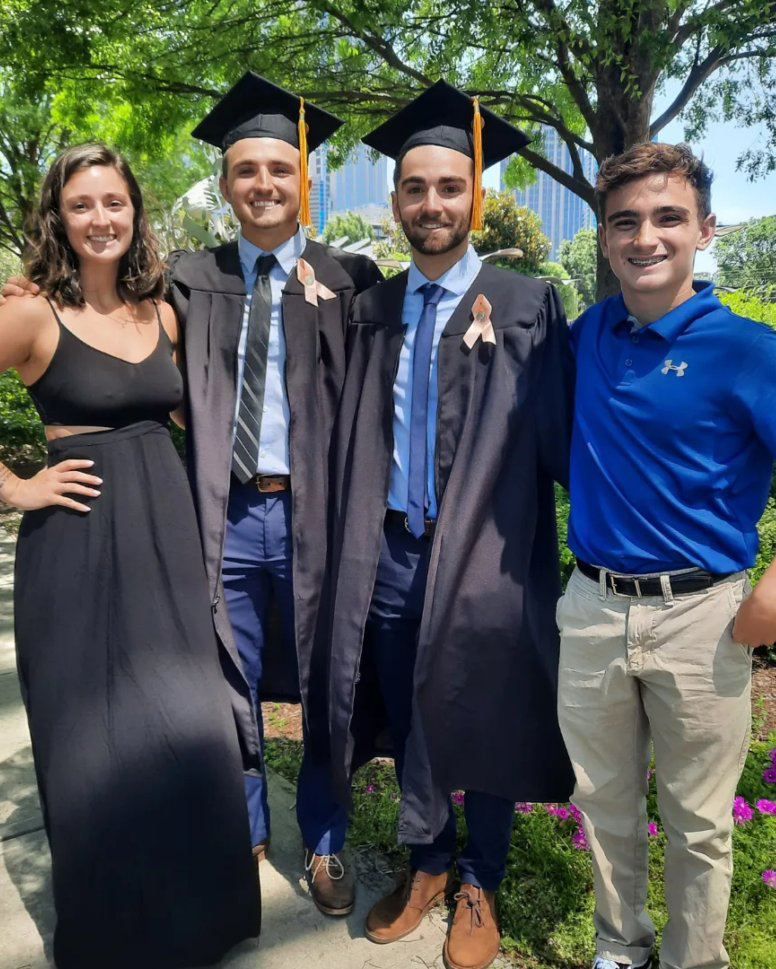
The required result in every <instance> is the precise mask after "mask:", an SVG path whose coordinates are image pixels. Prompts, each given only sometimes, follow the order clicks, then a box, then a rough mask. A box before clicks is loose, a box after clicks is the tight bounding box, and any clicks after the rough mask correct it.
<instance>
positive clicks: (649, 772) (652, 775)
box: [647, 767, 655, 784]
mask: <svg viewBox="0 0 776 969" xmlns="http://www.w3.org/2000/svg"><path fill="white" fill-rule="evenodd" d="M654 776H655V771H654V770H653V769H652V768H651V767H650V768H649V770H648V771H647V784H649V782H650V781H651V780H652V778H653V777H654Z"/></svg>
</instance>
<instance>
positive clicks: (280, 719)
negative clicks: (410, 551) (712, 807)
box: [262, 656, 776, 740]
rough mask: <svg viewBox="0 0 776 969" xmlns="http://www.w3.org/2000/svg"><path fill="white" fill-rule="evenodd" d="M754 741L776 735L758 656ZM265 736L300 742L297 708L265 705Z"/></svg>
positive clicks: (772, 700) (773, 685) (775, 711)
mask: <svg viewBox="0 0 776 969" xmlns="http://www.w3.org/2000/svg"><path fill="white" fill-rule="evenodd" d="M752 707H753V710H754V723H755V731H754V739H756V740H767V739H768V736H769V735H770V734H772V733H776V666H768V665H766V663H765V662H764V660H762V659H761V658H760V657H759V656H755V659H754V672H753V677H752ZM262 711H263V713H264V733H265V736H267V737H273V738H274V737H286V738H288V739H289V740H300V739H301V737H302V717H301V714H300V712H299V706H298V704H294V703H263V704H262Z"/></svg>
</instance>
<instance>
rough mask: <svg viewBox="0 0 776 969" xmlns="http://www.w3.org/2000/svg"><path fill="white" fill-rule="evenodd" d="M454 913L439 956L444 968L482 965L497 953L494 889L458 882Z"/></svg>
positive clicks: (478, 967) (479, 967)
mask: <svg viewBox="0 0 776 969" xmlns="http://www.w3.org/2000/svg"><path fill="white" fill-rule="evenodd" d="M455 901H456V906H455V914H454V915H453V918H452V921H451V922H450V927H449V929H448V931H447V938H446V939H445V945H444V949H443V957H444V963H445V966H447V969H486V967H487V966H489V965H490V964H491V962H493V960H494V959H495V958H496V956H497V955H498V950H499V943H500V941H501V936H500V935H499V931H498V926H497V925H496V893H495V892H487V891H485V889H483V888H479V887H478V886H477V885H461V890H460V892H457V893H456V895H455Z"/></svg>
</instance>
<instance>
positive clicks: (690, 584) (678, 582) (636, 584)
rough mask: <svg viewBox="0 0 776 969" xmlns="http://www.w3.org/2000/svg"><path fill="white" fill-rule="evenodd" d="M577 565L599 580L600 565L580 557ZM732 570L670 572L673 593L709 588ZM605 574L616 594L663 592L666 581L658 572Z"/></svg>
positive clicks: (668, 576)
mask: <svg viewBox="0 0 776 969" xmlns="http://www.w3.org/2000/svg"><path fill="white" fill-rule="evenodd" d="M577 568H578V569H579V571H580V572H581V573H582V575H586V576H587V577H588V579H592V580H593V581H594V582H600V572H601V570H600V569H597V568H596V567H595V566H594V565H589V564H588V563H587V562H583V561H582V560H581V559H577ZM732 574H733V573H732V572H726V573H725V574H724V575H716V574H715V573H714V572H707V571H706V570H705V569H692V570H691V571H689V572H678V573H674V574H673V575H672V574H670V573H668V574H667V575H666V576H665V577H666V578H667V579H668V582H669V585H670V588H671V592H672V593H674V595H686V594H687V593H689V592H700V591H701V589H708V588H710V587H711V586H713V585H714V584H715V583H717V582H721V581H722V580H723V579H726V578H727V577H728V576H729V575H732ZM604 575H605V577H606V579H605V581H606V588H607V589H608V590H609V591H610V592H613V593H614V594H615V595H616V596H662V595H663V594H664V593H663V585H662V583H661V580H660V576H659V575H650V576H641V575H619V574H618V573H617V572H607V571H605V572H604Z"/></svg>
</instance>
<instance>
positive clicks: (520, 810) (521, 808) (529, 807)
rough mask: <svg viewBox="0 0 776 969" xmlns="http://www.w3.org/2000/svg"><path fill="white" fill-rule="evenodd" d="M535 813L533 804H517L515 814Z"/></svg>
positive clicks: (521, 802)
mask: <svg viewBox="0 0 776 969" xmlns="http://www.w3.org/2000/svg"><path fill="white" fill-rule="evenodd" d="M532 811H533V804H528V802H527V801H518V802H517V803H516V804H515V814H530V813H531V812H532Z"/></svg>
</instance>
